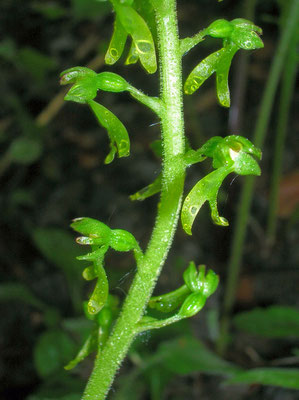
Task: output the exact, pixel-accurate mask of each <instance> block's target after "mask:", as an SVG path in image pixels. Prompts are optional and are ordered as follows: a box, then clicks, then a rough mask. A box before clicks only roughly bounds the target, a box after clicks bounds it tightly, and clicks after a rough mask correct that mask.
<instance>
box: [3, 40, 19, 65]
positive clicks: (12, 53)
mask: <svg viewBox="0 0 299 400" xmlns="http://www.w3.org/2000/svg"><path fill="white" fill-rule="evenodd" d="M16 54H17V49H16V44H15V42H14V41H13V40H12V39H10V38H7V39H4V40H2V41H1V42H0V57H1V58H3V59H4V60H6V61H12V62H13V61H14V60H15V58H16Z"/></svg>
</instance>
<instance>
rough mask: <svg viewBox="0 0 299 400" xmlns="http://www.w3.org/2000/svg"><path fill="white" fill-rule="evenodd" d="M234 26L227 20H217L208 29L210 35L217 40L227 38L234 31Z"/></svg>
mask: <svg viewBox="0 0 299 400" xmlns="http://www.w3.org/2000/svg"><path fill="white" fill-rule="evenodd" d="M233 29H234V26H233V25H232V24H231V23H230V22H229V21H227V20H226V19H217V20H216V21H214V22H212V23H211V25H209V26H208V27H207V29H206V32H207V34H208V35H210V36H212V37H215V38H222V39H223V38H227V37H229V36H230V34H231V32H232V31H233Z"/></svg>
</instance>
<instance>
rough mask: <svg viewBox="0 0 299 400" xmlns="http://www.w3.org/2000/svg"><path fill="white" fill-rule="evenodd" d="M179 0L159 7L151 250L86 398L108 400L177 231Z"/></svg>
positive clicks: (181, 174)
mask: <svg viewBox="0 0 299 400" xmlns="http://www.w3.org/2000/svg"><path fill="white" fill-rule="evenodd" d="M175 3H176V2H175V0H160V1H159V2H157V3H156V5H155V8H156V20H157V32H158V40H159V44H160V46H159V50H160V66H161V100H162V102H163V103H164V107H163V109H162V112H161V116H160V117H161V126H162V141H163V150H164V151H163V170H162V189H161V200H160V204H159V208H158V215H157V219H156V223H155V227H154V230H153V234H152V238H151V240H150V243H149V246H148V249H147V251H146V253H145V255H144V257H143V258H142V260H141V262H140V263H139V265H138V271H137V273H136V276H135V278H134V281H133V283H132V286H131V288H130V291H129V293H128V296H127V298H126V300H125V302H124V305H123V309H122V312H121V314H120V316H119V318H118V320H117V322H116V324H115V327H114V330H113V332H112V334H111V336H110V338H109V339H108V341H107V343H106V345H105V347H104V349H103V350H102V351H101V353H100V354H99V355H98V356H97V358H96V360H95V367H94V370H93V372H92V374H91V377H90V380H89V382H88V384H87V387H86V390H85V393H84V395H83V397H82V400H102V399H105V397H106V394H107V393H108V390H109V388H110V386H111V384H112V382H113V379H114V376H115V374H116V372H117V370H118V368H119V366H120V364H121V362H122V360H123V359H124V357H125V356H126V353H127V351H128V349H129V346H130V345H131V343H132V341H133V340H134V337H135V336H136V330H137V324H138V322H139V321H140V319H141V318H142V315H143V313H144V309H145V307H146V305H147V303H148V301H149V299H150V296H151V294H152V292H153V289H154V286H155V283H156V280H157V278H158V276H159V274H160V272H161V268H162V266H163V264H164V261H165V258H166V256H167V254H168V251H169V248H170V245H171V243H172V240H173V236H174V233H175V230H176V227H177V222H178V216H179V211H180V207H181V199H182V193H183V185H184V178H185V163H184V160H183V154H184V124H183V115H182V71H181V54H180V48H179V38H178V31H177V16H176V8H175Z"/></svg>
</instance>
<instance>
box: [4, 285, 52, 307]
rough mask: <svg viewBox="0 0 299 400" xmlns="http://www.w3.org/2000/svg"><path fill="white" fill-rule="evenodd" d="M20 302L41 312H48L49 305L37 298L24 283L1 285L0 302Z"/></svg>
mask: <svg viewBox="0 0 299 400" xmlns="http://www.w3.org/2000/svg"><path fill="white" fill-rule="evenodd" d="M6 301H8V302H10V303H11V302H12V301H20V302H22V303H27V304H29V305H31V306H33V307H36V308H38V309H39V310H43V311H46V310H48V308H49V307H48V306H47V304H45V303H44V302H42V301H41V300H40V299H39V298H38V297H37V296H35V295H34V294H33V293H32V292H31V290H30V289H29V288H28V287H27V286H25V285H23V284H22V283H14V282H11V283H10V282H7V283H2V284H0V302H6Z"/></svg>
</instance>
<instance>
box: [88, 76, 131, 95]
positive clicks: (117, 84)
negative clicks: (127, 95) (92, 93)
mask: <svg viewBox="0 0 299 400" xmlns="http://www.w3.org/2000/svg"><path fill="white" fill-rule="evenodd" d="M96 81H97V88H98V89H100V90H105V91H106V92H116V93H117V92H123V91H125V90H127V89H128V88H129V84H128V82H127V81H126V80H125V79H124V78H122V77H121V76H120V75H118V74H114V73H113V72H102V73H100V74H98V75H97V78H96Z"/></svg>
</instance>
